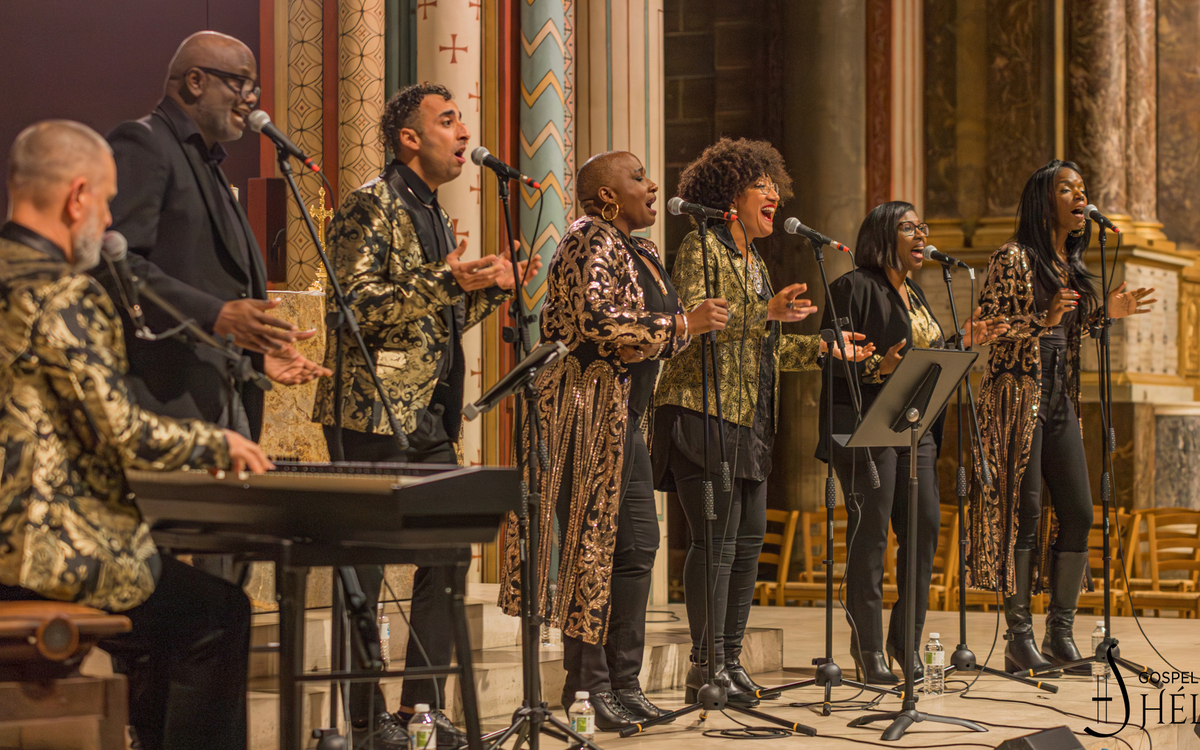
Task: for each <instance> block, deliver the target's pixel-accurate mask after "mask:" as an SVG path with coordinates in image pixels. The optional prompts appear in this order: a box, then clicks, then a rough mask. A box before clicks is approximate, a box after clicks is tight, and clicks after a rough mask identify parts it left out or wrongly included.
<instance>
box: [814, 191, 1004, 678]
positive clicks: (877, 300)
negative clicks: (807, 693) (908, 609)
mask: <svg viewBox="0 0 1200 750" xmlns="http://www.w3.org/2000/svg"><path fill="white" fill-rule="evenodd" d="M928 236H929V227H928V226H927V225H926V224H924V223H923V222H922V221H921V219H920V218H919V217H918V216H917V211H916V209H915V208H913V205H912V204H911V203H905V202H904V201H890V202H888V203H884V204H881V205H879V206H876V207H875V208H873V209H871V212H870V213H869V214H867V218H865V219H863V223H862V226H860V227H859V230H858V240H857V242H856V243H855V249H854V262H855V265H856V266H857V268H856V269H855V270H853V271H851V272H850V273H847V274H844V275H842V276H840V277H838V278H836V279H834V280H833V283H831V284H830V285H829V287H830V293H831V295H832V297H831V298H832V301H833V303H832V305H830V306H827V307H826V308H825V315H824V320H823V322H822V327H823V328H824V327H829V326H832V325H833V315H832V310H834V309H836V310H837V314H838V315H840V316H845V317H848V318H849V319H850V327H851V328H852V329H853V330H855V331H857V332H859V333H862V334H864V335H866V337H867V339H868V340H869V341H872V342H874V343H875V344H876V346H877V347H878V348H879V350H880V351H885V352H886V353H885V354H882V355H879V354H876V355H873V356H871V357H869V358H867V359H866V360H864V361H863V362H861V363H859V364H856V365H855V366H854V367H853V368H852V373H853V375H854V377H856V378H857V380H858V391H859V392H860V393H861V394H862V410H863V413H864V414H865V413H866V411H867V409H868V408H869V407H870V406H871V404H873V403H874V402H875V398H876V397H877V396H878V395H879V392H880V391H882V390H883V386H884V384H885V383H886V382H887V379H888V376H890V375H891V374H892V371H893V370H895V369H896V367H897V365H899V364H900V359H901V358H902V357H903V356H904V354H905V353H906V352H907V351H908V350H909V349H911V348H912V347H914V346H915V347H920V348H922V349H941V348H944V347H945V346H946V345H947V342H946V337H945V336H944V335H943V333H942V328H941V326H940V324H939V323H938V320H937V318H936V317H934V315H933V310H932V309H931V308H930V306H929V302H928V301H927V300H926V299H925V293H924V292H923V291H922V290H921V287H920V286H919V285H918V284H917V282H916V281H914V280H913V279H912V275H913V274H915V273H916V272H917V271H918V270H920V268H921V264H922V263H923V262H924V260H925V257H924V254H923V251H924V249H925V239H926V237H928ZM1004 330H1006V326H1005V324H1004V323H1003V321H983V320H980V314H979V310H976V311H975V312H974V313H972V315H971V318H970V319H969V320H968V321H967V325H966V331H967V332H968V333H967V340H966V343H967V345H968V346H970V345H971V344H973V343H979V344H983V343H986V342H987V341H989V340H991V339H992V338H994V337H995V336H997V335H998V334H1000V333H1002V332H1003V331H1004ZM950 338H951V340H952V341H953V340H954V339H955V337H950ZM833 373H834V378H833V432H834V434H850V433H852V432H854V428H855V426H856V424H857V420H856V415H855V412H854V406H853V403H854V401H853V396H852V394H851V391H850V389H851V387H853V386H852V385H851V384H849V383H847V382H846V379H845V378H844V377H843V375H842V369H841V368H834V371H833ZM828 387H829V386H828V384H827V383H825V382H822V384H821V401H820V402H821V403H825V399H826V398H827V391H826V389H827V388H828ZM939 418H940V417H939ZM820 425H821V428H820V430H821V441H820V442H819V443H818V444H817V458H819V459H821V460H822V461H830V460H831V458H832V461H833V468H834V471H836V472H837V475H838V481H839V482H840V483H841V485H842V490H843V494H845V496H846V497H848V498H849V497H852V496H853V497H857V498H860V499H859V500H858V501H857V502H853V501H849V500H848V501H847V502H846V510H847V512H848V515H849V522H848V526H847V528H848V529H849V531H847V536H848V539H847V544H848V545H849V547H848V549H847V551H846V559H847V561H848V562H847V568H846V575H845V580H846V619H847V620H849V622H850V655H851V657H852V658H853V659H854V668H855V671H856V673H857V675H858V677H859V679H861V680H863V681H864V682H868V683H870V684H874V685H894V684H896V683H898V682H899V681H900V680H899V678H897V677H896V675H895V673H893V672H892V671H891V670H890V669H889V668H888V667H889V664H890V662H891V661H892V660H897V661H900V660H902V659H903V658H904V657H903V653H904V617H905V614H906V613H905V610H904V607H903V606H896V607H893V608H892V614H891V621H890V624H889V625H888V638H887V644H886V658H887V661H886V662H885V654H884V640H883V562H884V560H883V556H884V553H885V551H886V549H887V535H888V523H889V521H890V522H891V526H892V528H893V529H894V530H895V532H896V539H897V541H898V550H897V554H896V558H897V561H898V564H897V565H896V585H897V589H898V595H899V601H900V602H901V603H903V602H905V601H907V598H906V592H907V591H908V587H909V586H910V585H911V586H913V587H914V588H915V591H914V593H915V595H916V596H915V599H916V612H915V621H916V643H914V644H913V646H914V651H913V656H914V659H913V665H912V668H913V672H914V675H913V677H914V679H916V678H917V677H920V676H921V671H922V670H921V667H920V662H919V656H918V653H919V652H918V651H917V650H916V648H915V647H916V645H917V643H919V642H920V640H921V638H920V636H921V630H922V628H923V627H924V625H925V611H926V609H928V607H929V579H930V577H931V576H932V573H933V557H934V554H935V552H936V551H937V538H938V526H939V524H940V521H941V519H940V515H939V511H938V507H939V503H940V498H939V493H938V475H937V444H936V443H935V441H934V436H933V431H932V430H930V431H929V432H927V433H925V437H924V438H922V439H921V442H920V443H919V444H918V445H917V472H918V477H919V479H920V481H919V487H920V497H918V498H917V499H916V500H915V502H916V503H917V504H918V508H917V533H916V537H917V548H916V550H915V551H914V554H915V555H916V558H917V580H916V581H912V582H909V581H908V580H907V578H908V566H907V565H905V564H903V561H905V560H907V559H908V555H909V549H908V513H909V505H908V504H909V502H913V501H912V500H910V498H909V497H908V475H909V464H910V448H908V447H907V446H905V447H902V448H871V449H870V455H871V458H872V460H873V461H874V462H875V467H876V469H877V472H878V476H879V486H878V487H872V486H871V485H872V479H873V478H872V476H871V474H870V469H869V464H868V461H867V449H865V448H854V449H850V448H843V447H841V446H840V445H838V444H837V443H836V442H835V443H834V447H833V456H832V457H830V456H829V455H828V454H827V453H826V444H827V442H826V439H827V437H828V435H829V429H830V428H829V424H828V419H827V416H826V412H825V410H824V409H822V410H821V417H820Z"/></svg>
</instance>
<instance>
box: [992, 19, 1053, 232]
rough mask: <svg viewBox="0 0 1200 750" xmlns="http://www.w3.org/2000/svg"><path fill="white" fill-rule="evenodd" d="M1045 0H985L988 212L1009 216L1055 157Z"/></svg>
mask: <svg viewBox="0 0 1200 750" xmlns="http://www.w3.org/2000/svg"><path fill="white" fill-rule="evenodd" d="M1052 5H1053V3H1047V2H1045V1H1044V0H987V58H988V60H989V61H990V65H991V67H990V69H989V71H988V84H987V92H988V96H987V156H988V158H987V164H988V172H987V180H986V183H987V214H988V215H989V216H1012V215H1014V214H1016V212H1017V201H1018V199H1019V198H1020V197H1021V187H1022V186H1023V185H1024V184H1025V180H1026V179H1028V177H1029V175H1030V174H1031V173H1032V172H1033V170H1035V169H1037V168H1038V167H1040V166H1042V165H1043V164H1045V163H1046V162H1048V161H1049V160H1050V159H1051V158H1052V157H1053V156H1054V100H1053V81H1052V80H1051V79H1052V76H1053V71H1054V65H1053V58H1052V55H1053V48H1052V47H1051V46H1050V45H1048V44H1047V40H1048V39H1049V38H1050V35H1051V33H1052V25H1051V22H1052V17H1051V16H1050V12H1049V9H1050V8H1051V7H1052Z"/></svg>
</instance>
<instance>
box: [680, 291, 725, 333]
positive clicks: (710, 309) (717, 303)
mask: <svg viewBox="0 0 1200 750" xmlns="http://www.w3.org/2000/svg"><path fill="white" fill-rule="evenodd" d="M728 322H729V303H728V302H726V301H725V300H723V299H706V300H704V301H703V302H701V303H700V304H699V305H697V306H696V309H695V310H692V311H691V312H690V313H687V330H688V333H690V334H691V335H693V336H699V335H700V334H702V333H708V332H709V331H720V330H722V329H724V328H725V324H726V323H728Z"/></svg>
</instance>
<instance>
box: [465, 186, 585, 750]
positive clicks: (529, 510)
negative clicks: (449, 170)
mask: <svg viewBox="0 0 1200 750" xmlns="http://www.w3.org/2000/svg"><path fill="white" fill-rule="evenodd" d="M510 179H511V178H510ZM496 186H497V193H498V194H499V196H500V203H501V205H502V207H503V211H502V213H503V214H504V227H505V231H506V233H507V241H508V247H509V248H510V252H511V248H512V246H513V231H512V214H511V210H510V208H509V201H508V198H509V189H508V179H504V178H501V177H500V175H498V174H497V175H496ZM523 275H524V274H520V273H519V272H518V266H517V263H516V258H513V282H514V283H513V309H512V313H513V316H514V322H515V326H514V327H513V328H515V330H513V328H506V329H505V331H504V333H505V336H504V339H505V340H506V341H507V342H509V343H511V344H512V345H513V350H514V352H515V354H516V361H517V362H518V363H519V364H518V365H517V366H518V367H521V366H522V365H521V364H520V363H522V362H523V360H524V359H525V358H526V357H527V355H529V354H530V350H531V343H530V336H529V324H530V323H532V322H533V319H532V316H529V315H528V314H527V313H526V311H525V303H524V299H523V298H522V295H523V294H524V287H523V285H522V282H523V281H524V278H521V277H523ZM534 375H535V373H534V372H532V371H530V372H529V377H528V378H527V379H526V382H525V383H524V387H523V388H522V394H523V396H524V400H523V401H522V399H515V400H514V401H513V450H514V453H515V454H516V459H517V470H518V472H519V474H520V476H521V477H522V481H521V489H522V494H523V495H524V502H523V503H522V504H521V510H520V514H519V515H518V517H517V549H518V550H519V554H520V563H519V570H520V578H521V580H520V588H521V594H520V595H521V682H522V692H523V694H524V695H523V699H522V701H521V706H520V708H518V709H517V710H516V711H515V712H514V713H513V718H512V723H511V724H509V726H508V727H506V728H504V729H501V730H499V731H497V732H492V733H490V734H487V735H484V736H483V740H484V741H485V742H489V743H491V744H489V745H488V748H489V750H497V749H498V748H499V747H500V746H501V745H502V744H504V743H505V742H506V741H508V739H509V738H510V737H512V736H513V735H517V736H518V739H517V746H518V747H519V746H520V745H521V744H522V743H524V744H525V745H527V747H528V748H529V750H538V747H539V745H540V739H541V735H543V734H545V735H548V736H550V737H553V738H554V739H557V740H560V741H565V742H567V743H568V744H570V745H571V747H587V748H590V749H591V750H600V747H599V746H598V745H596V744H595V743H593V742H592V741H591V740H589V739H588V738H586V737H584V736H583V735H581V734H579V733H577V732H576V731H575V730H574V729H573V728H572V727H571V726H570V725H568V724H567V723H566V722H564V721H562V720H561V719H559V718H558V717H556V716H555V715H554V714H553V712H551V710H550V706H549V705H548V704H547V703H546V701H545V700H543V698H542V677H541V655H540V651H541V640H542V639H541V630H542V624H543V623H545V622H547V620H548V617H547V613H546V612H545V611H544V605H543V604H542V603H541V602H540V601H539V595H540V592H539V587H538V583H537V582H536V581H535V580H534V577H535V576H536V575H537V566H536V564H535V563H534V560H533V558H534V556H535V555H537V551H538V549H540V547H539V545H540V544H541V533H542V531H544V530H543V529H542V528H541V523H540V521H541V507H542V493H541V472H543V471H547V470H548V469H549V463H550V458H549V455H548V454H547V451H546V445H545V442H544V440H543V436H542V420H541V418H540V416H539V415H538V409H537V401H538V398H537V397H538V392H537V383H536V381H535V379H534V377H533V376H534ZM497 385H499V384H497ZM484 401H488V402H492V401H493V398H492V396H491V395H490V393H489V394H485V398H484V399H480V402H481V403H482V402H484ZM476 405H477V404H472V408H474V407H475V406H476ZM522 422H524V425H522ZM522 427H524V430H525V435H524V438H522V434H521V432H522ZM522 443H525V445H526V446H528V447H527V449H526V451H523V450H522V449H521V444H522ZM563 708H564V709H569V708H570V706H564V707H563Z"/></svg>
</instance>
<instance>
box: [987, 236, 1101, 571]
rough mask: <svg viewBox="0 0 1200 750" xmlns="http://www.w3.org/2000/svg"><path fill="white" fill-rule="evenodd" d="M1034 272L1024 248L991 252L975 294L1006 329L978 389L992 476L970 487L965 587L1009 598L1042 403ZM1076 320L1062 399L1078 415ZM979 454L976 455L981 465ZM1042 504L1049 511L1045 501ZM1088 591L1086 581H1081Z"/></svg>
mask: <svg viewBox="0 0 1200 750" xmlns="http://www.w3.org/2000/svg"><path fill="white" fill-rule="evenodd" d="M1033 275H1034V269H1033V264H1032V262H1031V260H1030V258H1029V254H1028V251H1027V250H1026V249H1025V248H1024V247H1022V246H1021V245H1018V244H1016V243H1013V242H1010V243H1008V244H1006V245H1004V246H1003V247H1001V248H1000V249H999V250H997V251H996V252H994V253H993V254H992V257H991V260H990V261H989V263H988V271H987V278H986V280H985V281H984V283H983V288H982V290H981V291H980V294H979V305H980V307H981V308H982V315H983V317H984V318H985V319H986V318H994V317H1005V316H1007V317H1008V321H1009V324H1010V326H1011V327H1010V328H1009V330H1008V332H1007V333H1006V334H1005V335H1004V336H1002V337H1000V338H999V339H996V340H995V341H993V342H992V345H991V352H990V354H989V356H988V367H987V371H986V372H985V373H984V375H983V382H982V383H981V384H980V387H979V396H978V399H977V411H978V413H979V430H980V433H981V436H982V439H983V444H982V453H983V458H984V459H985V460H986V461H987V463H988V468H989V470H990V473H991V477H992V484H991V486H990V487H984V486H983V485H982V482H980V481H979V478H978V476H977V477H976V478H975V481H973V482H972V487H971V495H970V506H971V510H970V514H969V516H968V524H967V541H968V547H967V553H966V562H967V575H968V585H970V586H976V587H978V588H984V589H989V590H996V589H997V588H1000V589H1002V590H1003V591H1005V592H1006V593H1009V594H1012V593H1013V592H1014V591H1015V586H1016V582H1015V581H1014V580H1013V579H1012V576H1011V575H1009V573H1010V571H1012V570H1013V550H1014V549H1015V546H1016V535H1017V508H1018V505H1019V504H1020V502H1019V501H1020V489H1021V478H1022V477H1023V476H1024V475H1025V467H1026V465H1027V464H1028V463H1029V450H1030V442H1031V441H1032V439H1033V429H1034V427H1036V426H1037V414H1038V406H1039V401H1040V400H1041V387H1040V383H1041V368H1042V358H1041V353H1040V347H1039V341H1038V339H1039V337H1040V336H1041V335H1042V334H1043V333H1045V332H1046V331H1048V330H1049V327H1048V326H1047V325H1046V313H1045V312H1039V311H1038V310H1037V306H1036V304H1035V301H1034V277H1033ZM1096 316H1097V313H1093V314H1092V316H1090V318H1089V320H1088V321H1081V320H1080V319H1081V318H1082V316H1081V315H1075V316H1072V318H1071V323H1070V324H1069V325H1068V326H1067V330H1066V338H1067V360H1066V362H1067V377H1066V380H1067V395H1068V396H1069V397H1070V399H1071V401H1072V403H1073V404H1074V405H1075V413H1076V414H1078V413H1079V345H1080V337H1081V335H1082V331H1083V328H1084V325H1085V324H1086V325H1090V320H1091V318H1095V317H1096ZM979 459H980V451H979V449H978V448H977V449H976V451H975V460H976V461H979ZM1044 505H1047V506H1051V504H1050V503H1044ZM1050 512H1051V515H1050V519H1051V523H1050V524H1049V525H1048V526H1046V525H1044V526H1043V528H1042V530H1041V534H1040V535H1039V536H1040V539H1041V554H1040V555H1035V556H1034V570H1033V580H1034V590H1035V591H1037V590H1041V588H1043V587H1044V586H1045V585H1047V584H1048V575H1049V567H1048V560H1047V555H1048V552H1049V549H1050V547H1051V546H1052V545H1053V542H1054V536H1055V534H1056V533H1057V521H1056V519H1055V517H1054V514H1053V507H1052V506H1051V509H1050ZM1085 583H1086V586H1087V588H1088V590H1091V576H1090V575H1087V576H1085Z"/></svg>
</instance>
